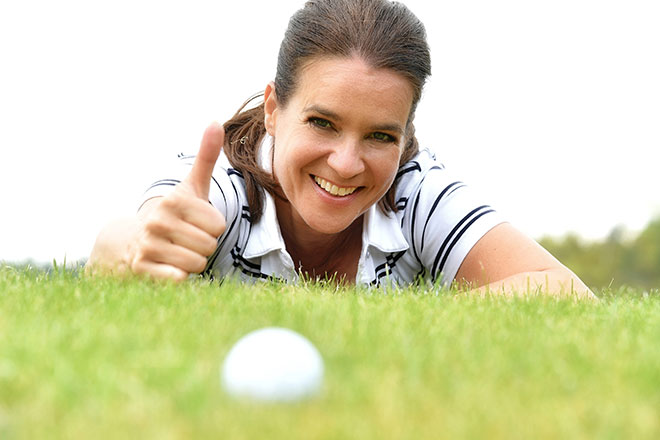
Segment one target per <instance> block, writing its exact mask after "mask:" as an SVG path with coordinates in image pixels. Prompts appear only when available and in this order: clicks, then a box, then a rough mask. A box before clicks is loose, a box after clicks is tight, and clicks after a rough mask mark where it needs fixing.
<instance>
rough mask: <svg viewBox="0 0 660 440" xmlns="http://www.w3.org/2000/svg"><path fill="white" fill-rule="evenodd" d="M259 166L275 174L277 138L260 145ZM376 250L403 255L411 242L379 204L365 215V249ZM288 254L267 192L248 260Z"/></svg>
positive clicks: (246, 253)
mask: <svg viewBox="0 0 660 440" xmlns="http://www.w3.org/2000/svg"><path fill="white" fill-rule="evenodd" d="M258 154H259V156H258V157H259V166H261V168H263V169H264V170H265V171H268V172H271V171H272V167H271V164H272V154H273V138H272V137H271V136H270V135H269V134H268V133H266V134H265V135H264V139H263V141H262V142H261V145H260V146H259V153H258ZM369 247H375V248H377V249H379V250H380V251H382V252H385V253H391V252H400V251H404V250H406V249H408V248H409V244H408V241H407V240H406V239H405V237H404V236H403V233H402V232H401V226H400V224H399V220H398V219H397V217H396V216H395V215H394V214H392V213H390V214H389V215H387V214H385V213H383V212H382V211H381V209H380V208H379V207H378V204H374V205H372V206H371V207H370V208H369V209H368V210H367V212H366V213H365V214H364V224H363V227H362V250H363V252H365V251H366V250H367V248H369ZM278 250H279V251H285V250H286V245H285V244H284V239H283V238H282V232H281V231H280V225H279V223H278V221H277V211H276V210H275V200H273V197H272V196H271V195H270V194H269V193H268V192H266V191H264V210H263V214H262V216H261V218H260V219H259V221H258V222H257V223H254V224H252V228H251V231H250V236H249V238H248V242H247V244H246V246H245V251H244V253H243V256H244V257H245V258H256V257H262V256H264V255H266V254H268V253H270V252H273V251H278Z"/></svg>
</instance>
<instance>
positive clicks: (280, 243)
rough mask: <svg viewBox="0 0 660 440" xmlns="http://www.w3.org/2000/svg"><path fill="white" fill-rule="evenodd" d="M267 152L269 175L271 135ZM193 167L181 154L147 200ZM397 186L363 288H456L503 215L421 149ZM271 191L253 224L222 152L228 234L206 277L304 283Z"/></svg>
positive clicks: (371, 213) (367, 226)
mask: <svg viewBox="0 0 660 440" xmlns="http://www.w3.org/2000/svg"><path fill="white" fill-rule="evenodd" d="M264 147H266V148H264ZM261 150H262V151H261V153H260V159H261V164H262V166H264V165H265V166H264V168H265V169H267V170H269V166H268V164H270V163H271V161H270V159H269V158H270V156H271V155H272V138H271V137H269V136H268V135H266V137H265V139H264V141H263V143H262V148H261ZM193 162H194V156H184V155H179V166H178V167H177V168H178V170H176V171H173V172H172V174H171V175H169V176H166V177H167V178H166V179H162V180H158V181H156V182H155V183H154V184H153V185H151V187H149V189H148V190H147V191H146V192H145V194H144V199H143V200H144V201H146V200H148V199H150V198H152V197H158V196H164V195H166V194H167V193H168V192H170V191H171V190H172V188H173V187H174V186H175V185H176V184H177V183H178V182H180V181H181V180H182V179H183V178H184V177H185V176H186V175H187V174H188V172H189V171H190V167H191V166H192V164H193ZM269 171H270V170H269ZM396 182H397V190H396V197H395V201H396V206H397V208H398V212H396V213H389V215H385V214H384V213H383V212H382V211H381V210H380V208H378V206H377V205H374V206H372V207H371V208H370V209H369V210H368V211H367V212H366V213H365V214H364V216H365V217H364V221H363V231H362V252H361V254H360V260H359V263H358V270H357V276H356V279H355V282H356V284H360V285H368V286H391V287H394V286H401V287H403V286H406V285H409V284H411V283H413V282H415V281H417V280H419V279H420V278H421V279H423V280H424V281H425V282H427V283H428V282H431V283H438V284H441V285H445V286H446V285H448V284H450V283H451V282H452V281H453V279H454V277H455V276H456V272H457V271H458V269H459V267H460V265H461V263H462V262H463V260H464V259H465V256H466V255H467V254H468V252H469V251H470V249H472V247H473V246H474V245H475V244H476V242H477V241H478V240H479V239H480V238H481V237H483V236H484V234H486V233H487V232H488V231H489V230H490V229H492V228H493V227H494V226H496V225H498V224H500V223H501V222H502V219H501V217H500V215H499V214H497V213H496V211H495V210H494V209H493V208H491V207H490V206H489V205H487V204H485V203H483V201H482V200H481V199H480V198H479V197H478V196H477V195H475V194H474V193H473V192H472V191H471V190H470V188H469V187H468V186H466V185H465V184H464V183H463V182H462V181H460V180H458V179H456V178H455V177H454V176H452V175H451V173H450V172H448V171H447V170H446V169H445V167H444V166H443V165H442V164H440V163H438V162H436V160H435V157H434V156H433V154H432V153H431V152H430V151H429V150H422V151H420V152H419V154H417V155H416V156H415V157H414V158H413V159H412V160H411V161H409V162H407V163H406V164H404V165H403V166H401V167H400V168H399V171H398V174H397V177H396ZM264 193H265V203H264V211H263V215H262V217H261V219H259V221H258V222H255V223H253V222H252V220H251V218H250V212H249V208H248V202H247V194H246V190H245V182H244V180H243V176H242V174H241V173H240V172H239V171H238V170H235V169H233V168H232V167H231V165H230V164H229V161H228V159H227V157H226V156H225V155H224V153H222V154H221V156H220V158H219V160H218V162H217V163H216V167H215V170H214V172H213V182H212V183H211V187H210V191H209V201H210V202H211V204H212V205H213V206H214V207H215V208H216V209H218V210H219V211H220V212H221V213H222V214H223V215H224V216H225V219H226V222H227V229H226V230H225V232H224V234H223V235H222V236H221V237H220V238H219V239H218V246H217V248H216V251H215V252H214V253H213V255H212V256H211V257H209V262H208V265H207V269H206V271H205V273H208V274H210V275H211V276H213V277H214V278H224V277H228V276H235V277H238V278H240V279H241V280H244V281H255V280H260V279H270V278H275V279H281V280H285V281H288V282H295V281H296V280H297V279H298V277H299V272H298V268H297V267H296V265H295V264H294V262H293V260H292V259H291V256H290V255H289V253H288V252H287V250H286V246H285V244H284V239H283V238H282V234H281V232H280V226H279V223H278V221H277V212H276V210H275V202H274V200H273V197H272V196H271V195H270V194H268V193H267V192H265V191H264Z"/></svg>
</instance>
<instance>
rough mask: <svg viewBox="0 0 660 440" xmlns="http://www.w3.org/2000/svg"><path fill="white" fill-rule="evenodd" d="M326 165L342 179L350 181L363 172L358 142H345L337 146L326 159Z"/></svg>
mask: <svg viewBox="0 0 660 440" xmlns="http://www.w3.org/2000/svg"><path fill="white" fill-rule="evenodd" d="M328 165H329V166H330V168H332V169H333V170H334V171H335V172H336V173H337V175H338V176H339V177H341V178H344V179H350V178H352V177H355V176H357V175H359V174H360V173H362V172H364V168H365V167H364V161H363V160H362V154H361V151H360V144H359V142H358V141H354V140H347V141H345V142H341V143H339V144H337V146H336V147H335V148H334V150H333V151H332V152H331V153H330V156H329V157H328Z"/></svg>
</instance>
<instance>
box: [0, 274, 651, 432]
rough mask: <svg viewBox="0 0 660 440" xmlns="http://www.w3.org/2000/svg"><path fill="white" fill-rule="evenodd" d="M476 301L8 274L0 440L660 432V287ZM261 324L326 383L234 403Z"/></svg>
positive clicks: (0, 346) (322, 287) (419, 292)
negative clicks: (304, 348)
mask: <svg viewBox="0 0 660 440" xmlns="http://www.w3.org/2000/svg"><path fill="white" fill-rule="evenodd" d="M596 293H597V294H598V295H599V296H601V298H602V299H601V301H599V302H597V303H593V302H576V301H572V300H567V299H565V300H558V299H554V298H548V297H544V296H536V297H529V298H517V299H502V298H496V297H491V298H475V297H471V296H469V295H466V294H465V293H459V292H456V291H449V290H445V291H441V292H438V293H435V292H430V291H428V290H423V289H422V288H410V289H405V290H400V291H396V292H389V293H387V294H385V293H383V292H382V291H380V290H367V289H355V288H352V287H336V286H332V285H330V284H315V283H312V282H306V283H303V284H302V285H298V286H291V285H286V284H281V283H275V282H272V283H260V284H257V285H255V286H245V285H240V284H236V283H232V282H229V281H225V282H224V283H222V284H220V285H218V284H212V283H208V282H206V281H204V280H195V281H191V282H186V283H182V284H173V283H166V282H151V281H148V280H141V279H113V278H89V277H86V276H85V275H83V274H81V273H79V272H71V271H52V272H43V271H37V270H27V271H26V270H16V269H10V268H5V269H0V438H3V439H4V438H8V439H22V438H147V439H148V438H158V439H162V438H165V439H168V438H231V439H250V438H267V439H278V438H286V439H295V438H305V439H315V438H319V439H325V438H327V439H335V438H360V439H362V438H367V439H368V438H378V439H383V438H384V439H387V438H397V439H399V438H411V439H420V438H433V439H435V438H452V439H454V438H489V439H517V438H519V439H529V438H534V439H555V438H636V439H637V438H639V439H655V438H660V417H659V412H658V408H660V387H658V384H659V383H660V368H659V366H660V345H659V344H658V343H657V341H658V340H660V295H658V294H657V293H655V292H651V293H648V294H644V293H643V292H641V291H639V290H635V289H631V288H626V289H608V290H603V291H597V292H596ZM265 326H282V327H287V328H291V329H293V330H295V331H298V332H300V333H302V334H303V335H305V336H307V337H308V338H309V339H310V340H311V341H312V342H313V343H314V344H315V345H316V346H317V348H318V349H319V351H320V352H321V354H322V356H323V358H324V360H325V366H326V377H325V384H324V391H323V393H322V395H321V396H319V397H318V398H317V399H313V400H310V401H307V402H302V403H298V404H293V405H260V404H256V403H250V402H239V401H235V400H232V399H230V398H229V397H228V396H227V395H225V394H224V393H223V391H222V389H221V387H220V381H219V370H220V366H221V364H222V360H223V358H224V356H225V355H226V353H227V352H228V351H229V349H230V348H231V346H232V345H233V344H234V343H235V342H236V341H237V340H238V339H239V338H240V337H241V336H243V335H245V334H246V333H247V332H249V331H251V330H254V329H256V328H260V327H265Z"/></svg>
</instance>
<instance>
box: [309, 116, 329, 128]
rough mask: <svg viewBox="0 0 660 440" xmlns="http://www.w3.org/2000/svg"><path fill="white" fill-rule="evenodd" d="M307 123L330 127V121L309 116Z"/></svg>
mask: <svg viewBox="0 0 660 440" xmlns="http://www.w3.org/2000/svg"><path fill="white" fill-rule="evenodd" d="M309 123H310V124H312V125H314V126H316V127H319V128H332V123H331V122H330V121H328V120H326V119H321V118H309Z"/></svg>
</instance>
